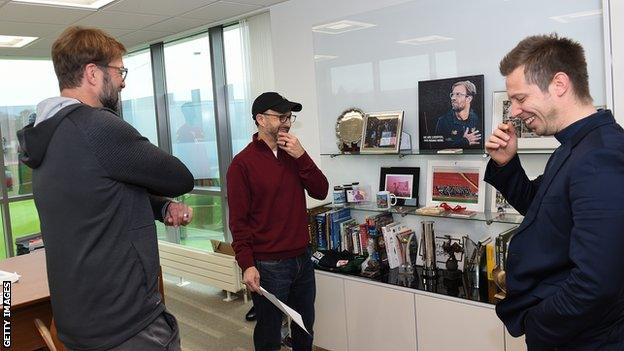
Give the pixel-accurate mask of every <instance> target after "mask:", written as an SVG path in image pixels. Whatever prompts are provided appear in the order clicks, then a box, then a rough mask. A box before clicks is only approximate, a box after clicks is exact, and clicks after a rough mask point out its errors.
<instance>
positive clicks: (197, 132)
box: [164, 34, 220, 190]
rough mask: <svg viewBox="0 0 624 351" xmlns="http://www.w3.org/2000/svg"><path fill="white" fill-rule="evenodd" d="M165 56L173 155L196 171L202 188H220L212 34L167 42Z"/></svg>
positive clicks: (196, 176) (198, 185)
mask: <svg viewBox="0 0 624 351" xmlns="http://www.w3.org/2000/svg"><path fill="white" fill-rule="evenodd" d="M164 56H165V77H166V81H167V102H168V108H169V132H170V133H171V134H170V135H171V148H172V150H171V151H172V154H173V155H174V156H176V157H178V158H179V159H180V160H181V161H182V162H184V164H185V165H186V166H187V167H188V168H189V170H190V171H191V173H193V176H194V177H195V184H196V186H197V187H198V188H209V189H213V190H215V189H216V190H218V189H219V186H220V182H219V158H218V152H217V141H216V140H217V139H216V124H215V116H214V102H213V92H212V73H211V61H210V42H209V39H208V35H207V34H202V35H198V36H194V37H191V38H187V39H184V40H179V41H175V42H172V43H168V44H165V47H164Z"/></svg>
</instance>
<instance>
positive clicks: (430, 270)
mask: <svg viewBox="0 0 624 351" xmlns="http://www.w3.org/2000/svg"><path fill="white" fill-rule="evenodd" d="M420 223H421V224H422V256H423V276H424V278H425V279H433V278H436V277H437V276H438V269H437V267H436V243H435V233H434V231H433V224H434V223H435V222H434V221H422V222H420Z"/></svg>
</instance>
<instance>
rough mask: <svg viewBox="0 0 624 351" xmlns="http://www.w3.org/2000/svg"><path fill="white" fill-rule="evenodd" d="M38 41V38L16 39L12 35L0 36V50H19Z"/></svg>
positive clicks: (16, 37)
mask: <svg viewBox="0 0 624 351" xmlns="http://www.w3.org/2000/svg"><path fill="white" fill-rule="evenodd" d="M37 39H39V38H38V37H18V36H14V35H0V48H21V47H24V46H25V45H28V44H30V43H32V42H33V41H35V40H37Z"/></svg>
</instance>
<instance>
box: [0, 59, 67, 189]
mask: <svg viewBox="0 0 624 351" xmlns="http://www.w3.org/2000/svg"><path fill="white" fill-rule="evenodd" d="M0 77H2V81H3V82H4V84H0V128H2V147H3V148H4V162H5V167H4V174H5V177H6V181H5V184H4V186H6V187H7V188H8V194H9V196H14V195H21V194H29V193H32V183H31V175H32V173H31V170H30V168H28V167H26V166H24V165H23V164H21V163H19V162H18V156H17V150H18V142H17V136H16V135H15V133H16V132H17V131H18V130H20V129H21V128H22V127H24V126H25V125H26V124H28V121H29V117H30V116H31V115H32V114H33V113H34V112H35V110H36V106H37V104H38V103H39V102H40V101H42V100H44V99H47V98H49V97H53V96H58V95H59V89H58V81H57V79H56V75H55V74H54V68H53V67H52V61H50V60H0Z"/></svg>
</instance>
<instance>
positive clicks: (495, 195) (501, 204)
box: [488, 176, 537, 214]
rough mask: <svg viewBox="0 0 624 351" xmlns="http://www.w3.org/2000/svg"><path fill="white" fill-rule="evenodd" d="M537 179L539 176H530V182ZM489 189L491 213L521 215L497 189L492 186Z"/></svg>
mask: <svg viewBox="0 0 624 351" xmlns="http://www.w3.org/2000/svg"><path fill="white" fill-rule="evenodd" d="M535 178H537V176H529V179H530V180H533V179H535ZM488 187H489V188H490V212H492V213H499V212H502V213H512V214H520V213H519V212H518V211H516V209H515V208H513V206H511V205H510V204H509V203H508V202H507V200H505V197H504V196H503V194H501V193H500V191H498V190H496V188H495V187H493V186H491V185H488Z"/></svg>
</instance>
